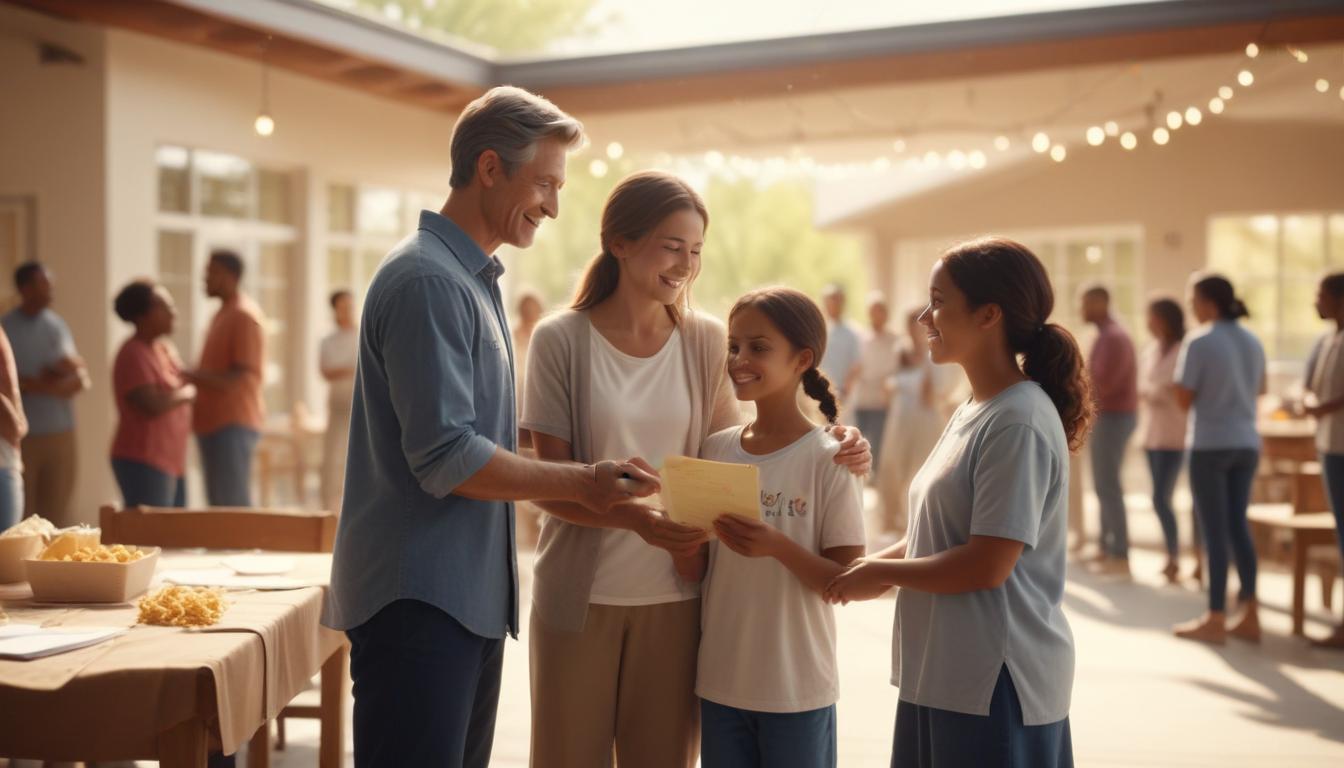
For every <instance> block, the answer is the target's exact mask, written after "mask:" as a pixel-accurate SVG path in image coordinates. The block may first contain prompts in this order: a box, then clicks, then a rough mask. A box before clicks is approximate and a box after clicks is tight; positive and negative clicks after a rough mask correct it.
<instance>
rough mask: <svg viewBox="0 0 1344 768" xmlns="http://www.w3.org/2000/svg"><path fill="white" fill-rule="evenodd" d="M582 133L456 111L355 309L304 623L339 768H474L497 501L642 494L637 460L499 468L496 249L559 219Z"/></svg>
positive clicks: (490, 106)
mask: <svg viewBox="0 0 1344 768" xmlns="http://www.w3.org/2000/svg"><path fill="white" fill-rule="evenodd" d="M582 140H583V127H582V125H581V124H580V123H579V122H578V121H577V120H575V119H574V118H572V117H570V116H569V115H566V114H565V113H564V112H562V111H560V110H559V109H558V108H557V107H555V106H554V105H553V104H551V103H550V102H548V101H546V100H545V99H542V98H540V97H538V96H535V95H533V94H531V93H528V92H527V91H524V90H521V89H518V88H511V87H500V88H494V89H492V90H490V91H489V92H487V93H486V94H485V95H483V96H481V97H480V98H479V99H477V100H476V101H474V102H472V103H471V104H469V105H468V106H467V108H466V109H465V110H464V111H463V112H462V115H461V116H460V118H459V119H458V121H457V125H456V126H455V128H454V131H453V137H452V143H451V148H450V151H451V155H452V175H451V178H450V180H449V186H450V187H451V190H450V192H449V194H448V199H447V201H446V202H445V203H444V205H443V207H442V209H441V210H440V211H438V212H433V211H423V212H421V214H420V226H419V229H418V230H417V231H416V232H415V233H413V234H411V235H409V236H408V237H407V238H406V239H405V240H403V241H402V242H401V243H400V244H399V245H397V246H396V247H395V248H394V249H393V250H392V253H391V254H390V255H389V256H388V258H387V259H386V260H385V261H384V262H383V264H382V266H381V267H380V268H379V270H378V272H377V274H375V275H374V278H373V282H372V284H371V285H370V286H369V290H368V294H367V295H366V297H365V302H364V312H363V317H362V318H361V321H360V329H359V357H358V361H357V364H356V373H355V393H354V404H353V408H352V411H351V426H350V443H349V454H348V459H347V462H346V466H347V470H346V478H345V494H344V502H343V505H342V508H341V518H340V525H339V527H338V530H337V534H336V548H335V553H334V556H333V560H332V574H331V588H330V591H329V593H328V599H327V604H326V606H325V608H324V615H323V622H324V623H325V624H326V625H327V626H329V627H331V628H333V629H338V630H343V631H345V632H346V634H347V636H348V637H349V639H350V644H351V649H350V673H351V677H352V679H353V680H354V694H355V711H354V736H355V764H356V765H358V766H361V768H369V767H372V766H389V767H391V766H397V767H400V766H445V767H448V766H452V767H453V768H457V767H459V766H471V767H472V768H476V767H480V768H484V766H486V765H488V764H489V762H490V748H491V742H492V741H493V736H494V723H495V712H496V708H497V704H498V700H499V689H500V672H501V669H502V663H503V641H504V637H505V635H512V636H514V637H515V638H516V637H517V634H518V564H517V556H516V552H515V546H516V544H515V533H514V510H513V504H512V502H513V501H514V500H524V499H528V500H531V499H554V500H562V501H573V502H577V503H579V504H581V505H582V506H583V507H586V508H588V509H591V510H594V511H597V512H605V511H607V510H608V509H609V508H610V507H611V506H612V505H613V504H616V503H619V502H621V501H625V500H628V499H629V498H630V497H631V496H632V495H634V496H647V495H649V494H651V493H653V492H654V491H655V490H656V489H657V487H658V484H657V479H656V477H655V476H654V474H653V473H652V469H651V468H650V467H649V465H648V464H647V463H646V462H644V461H643V460H642V459H633V460H631V461H628V462H613V461H602V462H598V463H595V464H591V465H582V464H578V463H570V462H543V461H536V460H531V459H525V458H522V457H520V456H518V455H517V454H516V453H514V451H515V449H516V447H517V439H518V426H517V409H516V406H515V397H516V395H515V392H514V373H513V367H514V359H513V357H514V354H513V345H512V341H511V339H510V334H509V328H508V322H507V320H506V318H505V311H504V306H503V302H502V298H501V295H500V288H499V278H500V276H501V275H502V274H503V272H504V266H503V264H501V263H500V260H499V259H498V258H497V257H495V256H493V255H492V254H493V253H494V251H495V250H496V249H497V248H498V247H499V246H501V245H504V244H508V245H511V246H514V247H515V248H526V247H528V246H530V245H531V244H532V239H533V236H534V235H535V234H536V231H537V228H538V227H539V226H541V224H542V222H543V221H544V220H546V219H553V218H555V217H556V216H557V215H558V213H559V210H560V209H559V192H560V188H561V187H562V186H563V185H564V182H565V161H566V156H567V154H568V151H569V150H570V149H571V148H572V147H574V146H575V145H577V144H578V143H580V142H581V141H582Z"/></svg>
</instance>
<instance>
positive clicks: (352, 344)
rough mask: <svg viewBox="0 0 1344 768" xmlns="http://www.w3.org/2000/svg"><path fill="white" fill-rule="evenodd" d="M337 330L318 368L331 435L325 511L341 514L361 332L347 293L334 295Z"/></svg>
mask: <svg viewBox="0 0 1344 768" xmlns="http://www.w3.org/2000/svg"><path fill="white" fill-rule="evenodd" d="M329 303H330V304H331V315H332V321H333V322H334V323H335V325H336V328H335V329H334V330H332V332H331V333H329V334H327V335H326V337H324V338H323V339H322V343H321V346H320V347H319V348H318V355H317V357H318V367H319V370H321V372H322V378H323V379H325V380H326V382H327V431H326V433H325V434H324V435H323V437H322V508H323V509H326V510H330V511H332V512H340V511H341V494H342V492H343V491H344V485H345V454H346V449H347V446H348V444H349V442H350V404H351V402H352V401H353V400H354V397H355V363H356V362H357V361H358V359H359V331H358V329H357V328H356V326H355V296H354V294H352V293H351V292H350V291H347V290H344V289H342V290H337V291H334V292H333V293H332V294H331V298H330V299H329Z"/></svg>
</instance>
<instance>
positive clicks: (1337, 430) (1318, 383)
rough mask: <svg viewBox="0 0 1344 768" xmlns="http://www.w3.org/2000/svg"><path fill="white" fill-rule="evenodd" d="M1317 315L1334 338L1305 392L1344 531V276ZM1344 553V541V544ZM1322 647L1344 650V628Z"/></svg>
mask: <svg viewBox="0 0 1344 768" xmlns="http://www.w3.org/2000/svg"><path fill="white" fill-rule="evenodd" d="M1316 313H1317V314H1318V315H1320V317H1321V319H1322V320H1332V321H1334V323H1335V328H1334V331H1333V332H1332V333H1328V334H1326V335H1325V336H1322V337H1321V339H1320V341H1318V342H1316V346H1315V348H1313V349H1312V351H1311V357H1309V358H1308V359H1307V377H1306V388H1307V392H1308V393H1309V394H1310V395H1311V397H1309V398H1308V402H1307V404H1306V406H1305V407H1304V408H1303V410H1304V411H1305V413H1306V415H1308V416H1312V417H1314V418H1315V419H1316V450H1318V451H1320V453H1321V470H1322V474H1323V479H1324V481H1325V491H1326V494H1327V495H1328V496H1329V498H1330V509H1331V511H1333V512H1334V513H1335V527H1336V528H1337V529H1338V530H1341V531H1344V272H1337V273H1335V274H1333V275H1328V276H1326V277H1325V278H1324V279H1323V280H1321V285H1320V288H1319V289H1318V290H1317V291H1316ZM1339 542H1340V547H1341V550H1340V551H1341V554H1344V537H1340V539H1339ZM1312 645H1315V646H1317V647H1319V648H1333V649H1336V650H1344V624H1341V625H1340V626H1338V627H1336V628H1335V631H1334V632H1333V633H1332V634H1331V635H1330V636H1329V637H1326V638H1322V639H1320V640H1313V641H1312Z"/></svg>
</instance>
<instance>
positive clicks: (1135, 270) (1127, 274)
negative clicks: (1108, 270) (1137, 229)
mask: <svg viewBox="0 0 1344 768" xmlns="http://www.w3.org/2000/svg"><path fill="white" fill-rule="evenodd" d="M1138 250H1139V249H1138V246H1137V244H1136V243H1135V242H1134V241H1133V240H1116V241H1115V242H1114V243H1112V244H1111V253H1112V254H1113V258H1114V259H1115V274H1116V276H1118V277H1122V278H1131V279H1138V277H1139V259H1138Z"/></svg>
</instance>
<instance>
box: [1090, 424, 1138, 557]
mask: <svg viewBox="0 0 1344 768" xmlns="http://www.w3.org/2000/svg"><path fill="white" fill-rule="evenodd" d="M1137 424H1138V417H1137V416H1135V415H1134V414H1133V413H1108V412H1102V413H1098V414H1097V423H1096V426H1094V427H1093V428H1092V486H1093V488H1094V489H1095V490H1096V492H1097V503H1098V504H1099V505H1100V507H1101V551H1102V552H1104V553H1105V554H1107V555H1110V556H1111V557H1119V558H1128V557H1129V521H1128V520H1126V519H1125V489H1124V488H1123V487H1122V486H1121V485H1120V467H1121V465H1123V464H1124V462H1125V446H1127V445H1129V438H1130V436H1131V435H1133V434H1134V427H1135V426H1137Z"/></svg>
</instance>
